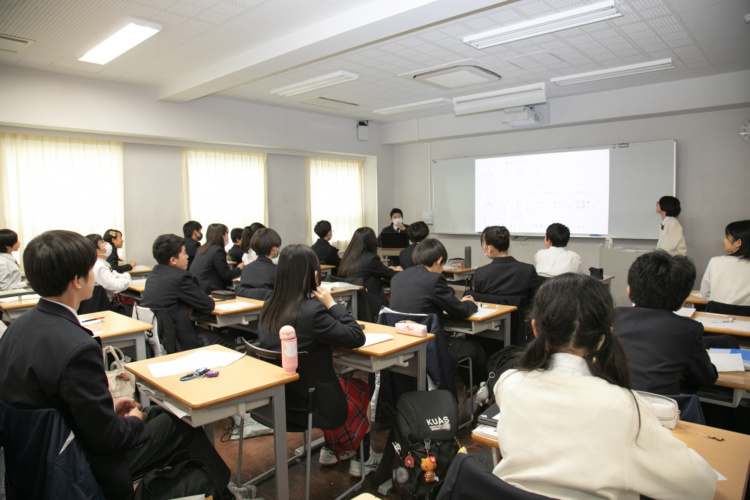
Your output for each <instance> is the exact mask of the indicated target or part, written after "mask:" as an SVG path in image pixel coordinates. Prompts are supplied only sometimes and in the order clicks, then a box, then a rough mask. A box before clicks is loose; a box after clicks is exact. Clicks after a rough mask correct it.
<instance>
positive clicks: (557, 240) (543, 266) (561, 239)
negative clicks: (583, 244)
mask: <svg viewBox="0 0 750 500" xmlns="http://www.w3.org/2000/svg"><path fill="white" fill-rule="evenodd" d="M569 240H570V229H568V226H565V225H563V224H560V223H558V222H555V223H554V224H550V225H549V227H547V234H545V236H544V244H545V245H546V246H547V249H546V250H539V251H538V252H537V253H536V255H535V256H534V267H536V272H537V274H538V275H539V276H544V277H547V278H551V277H552V276H557V275H559V274H564V273H578V272H580V270H581V256H580V255H578V254H577V253H575V252H573V251H572V250H566V249H565V247H566V246H568V241H569Z"/></svg>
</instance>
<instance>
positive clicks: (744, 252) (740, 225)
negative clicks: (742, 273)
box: [724, 220, 750, 259]
mask: <svg viewBox="0 0 750 500" xmlns="http://www.w3.org/2000/svg"><path fill="white" fill-rule="evenodd" d="M724 235H725V236H726V237H728V238H729V237H731V239H732V241H733V242H734V241H737V240H741V242H740V249H739V250H737V251H736V252H734V253H733V254H732V255H734V256H735V257H739V258H740V259H750V220H738V221H735V222H732V223H730V224H728V225H727V227H726V229H724Z"/></svg>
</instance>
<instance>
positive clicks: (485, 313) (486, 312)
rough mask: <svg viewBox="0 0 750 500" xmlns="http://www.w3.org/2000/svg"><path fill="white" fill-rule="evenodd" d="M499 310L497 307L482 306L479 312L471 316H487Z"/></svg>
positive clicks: (478, 317)
mask: <svg viewBox="0 0 750 500" xmlns="http://www.w3.org/2000/svg"><path fill="white" fill-rule="evenodd" d="M496 312H497V309H491V308H489V307H480V308H479V309H478V310H477V312H475V313H474V314H472V315H471V316H469V318H471V319H480V318H485V317H487V316H489V315H491V314H494V313H496Z"/></svg>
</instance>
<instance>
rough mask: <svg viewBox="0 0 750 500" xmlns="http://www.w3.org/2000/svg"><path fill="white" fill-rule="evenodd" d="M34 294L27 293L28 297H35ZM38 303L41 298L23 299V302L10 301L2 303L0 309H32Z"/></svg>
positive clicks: (31, 291) (32, 292)
mask: <svg viewBox="0 0 750 500" xmlns="http://www.w3.org/2000/svg"><path fill="white" fill-rule="evenodd" d="M33 294H34V291H33V290H29V292H28V293H27V295H33ZM18 297H23V296H22V295H19V296H18ZM37 302H39V298H34V299H23V300H9V301H7V302H0V309H4V310H6V311H10V310H12V309H22V308H31V307H34V306H35V305H36V303H37Z"/></svg>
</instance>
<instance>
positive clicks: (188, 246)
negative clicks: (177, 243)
mask: <svg viewBox="0 0 750 500" xmlns="http://www.w3.org/2000/svg"><path fill="white" fill-rule="evenodd" d="M184 245H185V253H186V254H187V256H188V266H187V270H188V271H190V267H191V266H192V265H193V260H194V259H195V254H196V253H198V249H199V248H200V246H201V243H200V241H195V240H194V239H193V238H185V242H184Z"/></svg>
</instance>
